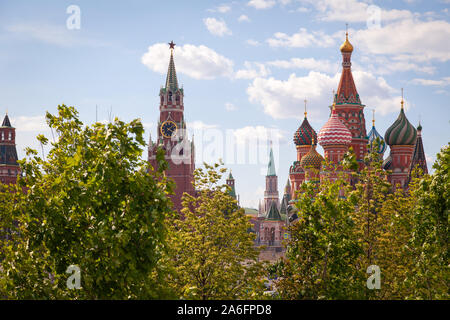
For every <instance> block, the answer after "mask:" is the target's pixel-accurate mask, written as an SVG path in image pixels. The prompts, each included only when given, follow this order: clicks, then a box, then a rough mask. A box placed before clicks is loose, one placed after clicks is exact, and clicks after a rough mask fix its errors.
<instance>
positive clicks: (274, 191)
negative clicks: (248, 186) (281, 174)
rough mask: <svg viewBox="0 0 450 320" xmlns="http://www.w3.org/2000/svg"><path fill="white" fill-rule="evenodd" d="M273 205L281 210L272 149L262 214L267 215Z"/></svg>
mask: <svg viewBox="0 0 450 320" xmlns="http://www.w3.org/2000/svg"><path fill="white" fill-rule="evenodd" d="M272 203H275V207H276V208H277V210H279V208H280V201H279V194H278V177H277V174H276V172H275V161H274V159H273V151H272V147H271V148H270V157H269V164H268V166H267V175H266V190H265V191H264V207H263V208H262V210H263V212H262V213H264V214H265V213H267V212H268V211H269V209H270V208H271V206H272ZM260 214H261V212H260Z"/></svg>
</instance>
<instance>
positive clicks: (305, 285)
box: [277, 178, 365, 299]
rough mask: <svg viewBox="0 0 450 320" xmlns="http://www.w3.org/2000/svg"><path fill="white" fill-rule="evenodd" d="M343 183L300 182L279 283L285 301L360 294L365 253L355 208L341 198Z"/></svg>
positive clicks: (338, 297)
mask: <svg viewBox="0 0 450 320" xmlns="http://www.w3.org/2000/svg"><path fill="white" fill-rule="evenodd" d="M344 186H345V182H344V180H343V179H342V178H337V179H336V180H335V181H330V180H328V181H327V180H325V181H322V183H321V184H320V185H319V186H317V184H315V183H303V184H302V186H301V192H300V193H298V196H297V202H296V204H295V205H296V207H297V209H298V216H299V218H298V220H297V221H295V222H294V223H293V224H292V225H291V226H290V230H289V231H290V239H289V241H288V242H287V252H286V261H285V262H284V268H283V272H282V274H281V279H280V280H279V281H278V282H277V288H278V291H279V293H280V296H281V297H282V298H284V299H358V298H362V297H364V295H363V294H364V288H365V282H364V277H365V275H364V271H365V270H360V269H358V268H357V265H356V262H357V261H358V258H359V257H360V256H361V255H362V254H363V248H362V246H361V244H360V243H359V242H358V238H357V234H356V226H355V223H354V221H353V220H352V216H351V214H352V212H353V207H352V205H351V204H350V202H349V201H347V199H345V198H344V197H342V196H340V193H341V190H342V189H343V188H344Z"/></svg>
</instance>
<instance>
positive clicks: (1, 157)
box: [0, 114, 20, 184]
mask: <svg viewBox="0 0 450 320" xmlns="http://www.w3.org/2000/svg"><path fill="white" fill-rule="evenodd" d="M19 174H20V167H19V165H18V163H17V150H16V129H15V128H13V127H12V126H11V122H10V121H9V117H8V114H6V116H5V118H4V120H3V123H2V126H1V127H0V183H4V184H11V183H16V181H17V176H18V175H19Z"/></svg>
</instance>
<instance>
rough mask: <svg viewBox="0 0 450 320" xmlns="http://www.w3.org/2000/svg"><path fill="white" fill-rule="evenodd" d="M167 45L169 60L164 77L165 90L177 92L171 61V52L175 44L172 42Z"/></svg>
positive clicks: (176, 81) (173, 66)
mask: <svg viewBox="0 0 450 320" xmlns="http://www.w3.org/2000/svg"><path fill="white" fill-rule="evenodd" d="M168 44H169V47H170V60H169V69H168V70H167V77H166V90H168V89H170V90H171V91H176V90H178V79H177V72H176V70H175V62H174V60H173V50H174V49H175V45H176V44H175V43H174V42H173V41H171V42H169V43H168Z"/></svg>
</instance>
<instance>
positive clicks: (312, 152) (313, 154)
mask: <svg viewBox="0 0 450 320" xmlns="http://www.w3.org/2000/svg"><path fill="white" fill-rule="evenodd" d="M322 161H323V157H322V156H321V155H320V154H319V153H318V152H317V151H316V146H315V144H314V141H313V142H312V143H311V149H309V152H308V153H307V154H305V155H304V156H303V157H302V160H301V161H300V165H301V166H302V168H303V169H307V168H314V169H320V167H321V166H322Z"/></svg>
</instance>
